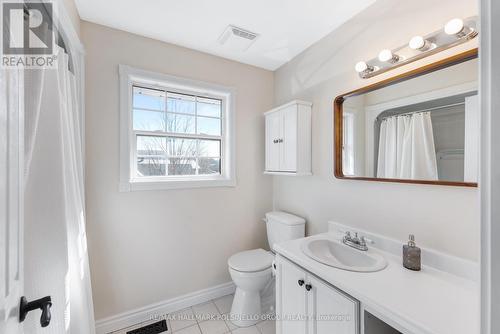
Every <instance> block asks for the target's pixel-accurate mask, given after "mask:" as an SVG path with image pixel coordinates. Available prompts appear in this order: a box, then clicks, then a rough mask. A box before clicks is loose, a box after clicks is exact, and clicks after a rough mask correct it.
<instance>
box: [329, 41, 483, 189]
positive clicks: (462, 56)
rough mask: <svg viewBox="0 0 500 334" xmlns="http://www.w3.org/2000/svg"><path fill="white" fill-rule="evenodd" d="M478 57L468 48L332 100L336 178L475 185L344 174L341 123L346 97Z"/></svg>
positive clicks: (459, 183) (460, 183)
mask: <svg viewBox="0 0 500 334" xmlns="http://www.w3.org/2000/svg"><path fill="white" fill-rule="evenodd" d="M477 57H478V49H477V48H475V49H472V50H468V51H465V52H462V53H459V54H456V55H454V56H451V57H448V58H444V59H442V60H439V61H437V62H434V63H431V64H428V65H425V66H422V67H419V68H417V69H414V70H412V71H409V72H406V73H402V74H399V75H396V76H394V77H391V78H388V79H385V80H382V81H380V82H376V83H373V84H371V85H368V86H365V87H362V88H359V89H356V90H353V91H351V92H348V93H346V94H342V95H339V96H337V97H336V98H335V101H334V106H333V108H334V118H333V119H334V120H333V123H334V124H333V127H334V158H335V162H334V173H335V177H336V178H338V179H346V180H362V181H378V182H397V183H417V184H434V185H442V186H460V187H477V183H475V182H474V183H473V182H455V181H431V180H410V179H390V178H377V177H365V176H345V175H344V173H343V171H342V138H343V132H342V124H343V103H344V101H345V100H346V98H348V97H353V96H357V95H361V94H364V93H368V92H371V91H374V90H377V89H380V88H383V87H387V86H390V85H393V84H395V83H398V82H401V81H406V80H409V79H413V78H415V77H419V76H422V75H425V74H428V73H431V72H435V71H438V70H441V69H444V68H447V67H450V66H453V65H456V64H460V63H463V62H465V61H468V60H472V59H475V58H477Z"/></svg>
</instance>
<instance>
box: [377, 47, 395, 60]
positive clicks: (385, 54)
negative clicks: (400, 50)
mask: <svg viewBox="0 0 500 334" xmlns="http://www.w3.org/2000/svg"><path fill="white" fill-rule="evenodd" d="M378 60H380V61H382V62H390V63H395V62H397V61H398V60H399V56H398V55H395V54H393V53H392V51H391V50H389V49H384V50H382V51H380V53H379V54H378Z"/></svg>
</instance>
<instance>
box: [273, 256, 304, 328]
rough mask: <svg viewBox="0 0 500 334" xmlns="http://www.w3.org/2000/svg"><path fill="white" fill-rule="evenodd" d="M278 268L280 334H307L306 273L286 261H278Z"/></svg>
mask: <svg viewBox="0 0 500 334" xmlns="http://www.w3.org/2000/svg"><path fill="white" fill-rule="evenodd" d="M277 266H278V268H277V269H278V280H277V288H278V291H277V292H278V293H277V300H276V303H277V305H276V306H277V314H278V315H279V316H280V319H281V321H278V322H277V330H278V333H279V334H305V333H306V324H307V321H306V314H307V309H306V307H307V302H306V298H307V295H306V292H305V288H304V286H305V280H306V273H305V272H304V271H303V270H302V269H300V268H299V267H297V266H295V265H293V264H292V263H290V262H288V261H285V260H280V261H278V262H277ZM299 281H300V282H299Z"/></svg>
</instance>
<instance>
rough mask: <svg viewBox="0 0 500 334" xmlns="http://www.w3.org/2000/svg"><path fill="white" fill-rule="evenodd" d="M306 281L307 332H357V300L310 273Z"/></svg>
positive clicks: (321, 333)
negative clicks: (308, 317)
mask: <svg viewBox="0 0 500 334" xmlns="http://www.w3.org/2000/svg"><path fill="white" fill-rule="evenodd" d="M308 283H309V286H308V288H309V289H310V290H309V292H308V304H309V305H308V309H309V316H310V319H311V321H310V322H309V323H308V327H309V331H308V333H311V334H331V333H335V334H357V333H358V309H359V305H358V301H356V300H354V299H352V298H350V297H348V296H346V295H345V294H344V293H342V292H340V291H338V290H337V289H335V288H333V287H331V286H329V285H327V284H326V283H324V282H323V281H321V280H319V279H317V278H315V277H313V276H311V275H309V277H308Z"/></svg>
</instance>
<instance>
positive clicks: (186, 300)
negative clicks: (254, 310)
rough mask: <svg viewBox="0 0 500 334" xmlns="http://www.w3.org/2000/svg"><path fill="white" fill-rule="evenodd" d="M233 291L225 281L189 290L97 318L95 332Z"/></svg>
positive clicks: (127, 324)
mask: <svg viewBox="0 0 500 334" xmlns="http://www.w3.org/2000/svg"><path fill="white" fill-rule="evenodd" d="M234 291H235V286H234V283H233V282H227V283H224V284H221V285H217V286H214V287H211V288H207V289H203V290H199V291H195V292H191V293H188V294H186V295H183V296H179V297H175V298H172V299H169V300H165V301H162V302H159V303H155V304H151V305H148V306H144V307H141V308H137V309H135V310H131V311H127V312H123V313H120V314H117V315H114V316H111V317H107V318H103V319H99V320H97V321H96V333H97V334H106V333H110V332H113V331H117V330H120V329H123V328H126V327H129V326H133V325H135V324H138V323H141V322H143V321H147V320H150V319H151V318H154V317H157V316H161V315H165V314H169V313H172V312H175V311H179V310H182V309H184V308H186V307H190V306H193V305H197V304H200V303H204V302H208V301H210V300H212V299H216V298H219V297H222V296H226V295H229V294H231V293H234Z"/></svg>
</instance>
